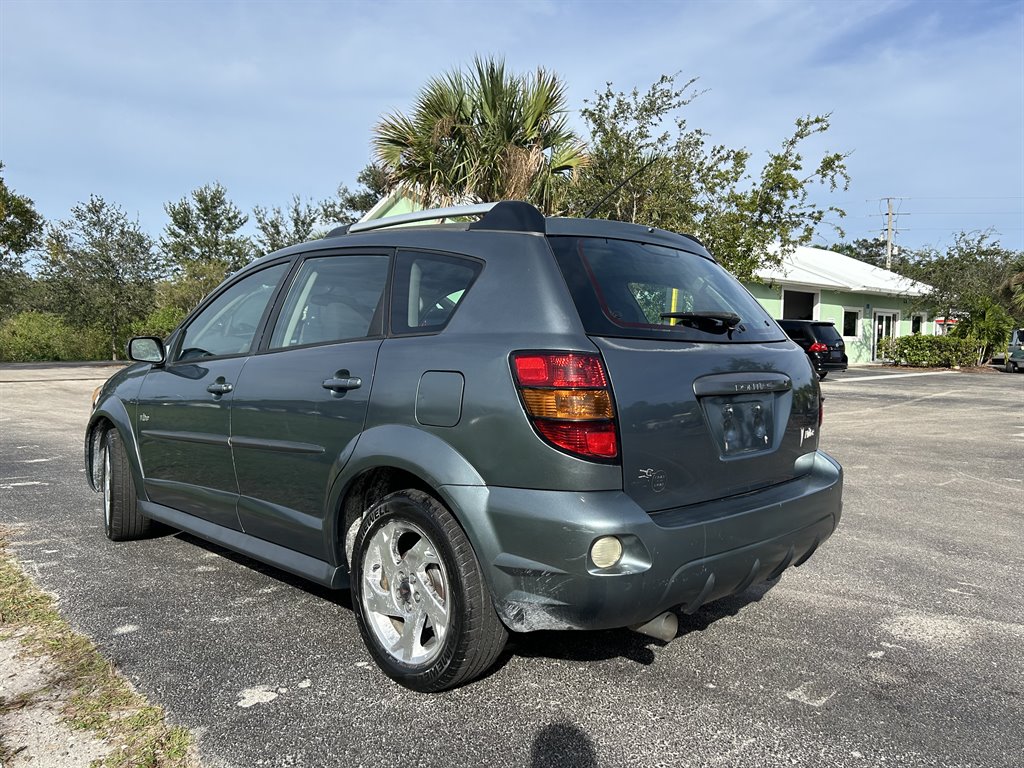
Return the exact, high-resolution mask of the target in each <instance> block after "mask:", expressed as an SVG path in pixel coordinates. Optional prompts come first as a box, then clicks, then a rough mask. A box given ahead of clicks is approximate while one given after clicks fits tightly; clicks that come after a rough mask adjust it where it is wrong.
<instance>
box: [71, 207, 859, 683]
mask: <svg viewBox="0 0 1024 768" xmlns="http://www.w3.org/2000/svg"><path fill="white" fill-rule="evenodd" d="M453 217H460V218H461V219H462V221H461V223H449V224H430V223H429V222H428V221H427V220H438V219H451V218H453ZM466 219H475V220H473V221H472V222H470V223H467V221H466ZM396 224H406V225H410V224H411V225H413V226H401V227H399V226H395V225H396ZM129 356H130V357H131V358H132V359H133V360H135V361H137V362H136V364H135V365H133V366H131V367H129V368H126V369H124V370H123V371H120V372H119V373H117V374H115V375H114V376H113V377H112V378H111V379H110V381H108V382H107V383H106V384H105V385H104V386H103V387H102V388H100V389H99V390H98V391H97V392H96V395H95V400H94V403H93V412H92V416H91V418H90V420H89V426H88V431H87V434H86V441H85V449H86V465H87V467H88V469H89V478H90V481H91V482H92V484H93V487H94V488H95V489H96V490H101V491H102V492H103V519H104V528H105V531H106V534H107V536H108V537H109V538H110V539H113V540H115V541H121V540H125V539H132V538H139V537H141V536H143V535H146V533H147V531H148V530H150V528H151V527H152V521H160V522H163V523H166V524H168V525H170V526H172V527H174V528H177V529H180V530H184V531H189V532H191V533H193V534H195V535H197V536H201V537H202V538H204V539H208V540H209V541H213V542H216V543H218V544H221V545H223V546H225V547H229V548H231V549H233V550H236V551H238V552H242V553H245V554H247V555H249V556H251V557H254V558H257V559H259V560H263V561H265V562H268V563H271V564H273V565H275V566H277V567H278V568H283V569H285V570H288V571H291V572H292V573H296V574H299V575H301V576H304V577H306V578H308V579H311V580H312V581H314V582H317V583H319V584H322V585H325V586H327V587H329V588H334V589H345V588H351V590H352V606H353V609H354V614H355V621H356V622H357V623H358V625H359V629H360V630H361V632H362V635H363V638H364V640H365V642H366V645H367V648H368V649H369V651H370V654H371V655H372V656H373V658H374V660H375V661H376V662H377V664H378V665H380V667H381V668H382V669H383V670H384V671H385V672H386V673H387V674H388V675H390V676H391V677H392V678H394V679H395V680H397V681H398V682H400V683H402V684H403V685H406V686H408V687H410V688H414V689H417V690H422V691H437V690H442V689H445V688H451V687H453V686H456V685H459V684H461V683H464V682H466V681H468V680H472V679H473V678H474V677H477V676H479V675H480V674H482V673H483V672H484V671H485V670H486V669H488V667H490V666H491V664H492V663H493V662H494V661H495V659H497V657H498V655H499V654H500V653H501V650H502V648H503V647H504V645H505V640H506V635H507V633H508V632H510V631H511V632H533V631H537V630H550V629H575V630H581V629H608V628H614V627H630V628H632V629H635V630H636V631H638V632H643V633H646V634H648V635H652V636H654V637H657V638H659V639H661V640H664V641H668V640H671V639H672V638H673V637H675V635H676V633H677V626H676V621H677V614H676V611H677V610H678V611H683V612H686V613H692V612H694V611H696V610H697V609H698V608H700V606H702V605H704V604H705V603H707V602H709V601H711V600H715V599H717V598H721V597H726V596H728V595H732V594H735V593H736V592H740V591H742V590H745V589H746V588H747V587H749V586H750V585H751V584H755V583H757V582H761V581H764V580H766V579H774V578H777V577H778V576H780V575H781V574H782V573H783V571H785V570H786V569H787V568H789V567H790V566H798V565H800V564H802V563H803V562H805V561H806V560H807V559H808V558H809V557H811V555H812V554H814V552H815V551H816V550H817V548H818V547H819V546H820V545H821V543H822V542H823V541H825V539H827V538H828V537H829V536H830V535H832V531H833V530H834V529H835V527H836V525H837V524H838V522H839V517H840V514H841V511H842V470H841V469H840V467H839V465H838V464H837V463H836V462H835V461H834V460H832V459H831V458H830V457H829V456H827V455H826V454H825V453H823V452H822V451H819V450H818V438H819V432H820V429H821V418H822V410H821V397H820V389H819V385H818V379H817V377H816V376H815V375H814V373H813V371H811V369H810V367H809V366H808V365H807V363H806V362H805V360H804V355H803V353H802V352H801V351H800V348H799V347H798V346H797V345H795V344H794V343H793V342H792V341H790V340H789V339H788V338H786V335H785V334H784V333H783V332H782V331H781V330H780V329H779V326H778V325H776V324H775V322H774V321H773V320H772V319H771V317H769V315H768V314H767V313H766V312H765V311H764V309H763V308H762V307H761V305H760V304H758V303H757V302H756V301H755V300H754V299H753V298H752V297H751V296H750V294H749V293H747V292H746V291H745V290H744V289H743V287H742V286H741V285H740V284H739V283H738V282H737V281H736V280H735V279H734V278H733V277H732V276H731V275H729V274H728V273H727V272H726V271H725V270H724V269H723V268H722V267H721V266H719V265H718V264H717V263H716V262H715V260H714V259H713V258H712V257H711V255H710V254H709V253H708V252H707V251H706V250H705V249H704V247H703V246H702V245H701V244H700V243H699V242H697V241H696V240H695V239H693V238H690V237H685V236H682V235H677V234H673V233H671V232H665V231H662V230H658V229H653V228H649V227H643V226H637V225H635V224H625V223H620V222H610V221H595V220H588V219H560V218H545V217H544V216H542V215H541V214H540V212H539V211H537V210H536V209H535V208H532V207H530V206H528V205H526V204H525V203H518V202H501V203H497V204H491V205H484V206H477V207H463V208H457V209H442V210H437V211H431V212H422V213H416V214H408V215H405V216H397V217H393V218H391V219H382V220H378V221H369V222H362V223H359V224H353V225H352V226H350V227H346V228H342V229H339V230H337V231H335V232H332V233H331V234H330V235H328V236H327V237H325V238H323V239H321V240H317V241H314V242H310V243H304V244H302V245H296V246H293V247H291V248H287V249H285V250H282V251H278V252H276V253H272V254H270V255H269V256H266V257H264V258H262V259H259V260H258V261H255V262H253V263H252V264H249V265H248V266H246V267H245V268H244V269H242V270H240V271H239V272H237V273H236V274H234V275H232V276H231V277H229V278H228V279H227V280H226V281H225V282H224V284H223V285H222V286H220V287H219V288H218V289H216V290H215V291H214V292H213V293H212V294H211V295H210V296H209V297H207V298H206V300H205V301H204V302H203V303H202V304H201V305H200V306H199V307H197V308H196V309H195V311H194V312H193V313H192V314H191V315H190V316H189V317H188V318H186V320H185V321H184V322H183V323H182V325H181V327H179V328H178V329H177V330H175V331H174V332H173V333H172V334H171V335H170V336H169V337H168V338H167V339H166V340H163V339H157V338H153V337H140V338H136V339H133V340H132V341H131V342H130V344H129ZM338 618H339V620H340V621H347V620H351V619H350V618H349V617H347V616H344V615H341V616H339V617H338Z"/></svg>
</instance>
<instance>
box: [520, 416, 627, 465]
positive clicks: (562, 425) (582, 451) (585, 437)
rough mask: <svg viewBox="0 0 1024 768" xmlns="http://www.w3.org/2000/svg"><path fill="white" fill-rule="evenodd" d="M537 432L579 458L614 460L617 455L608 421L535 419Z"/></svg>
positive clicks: (615, 442)
mask: <svg viewBox="0 0 1024 768" xmlns="http://www.w3.org/2000/svg"><path fill="white" fill-rule="evenodd" d="M533 423H534V424H536V425H537V431H538V432H540V433H541V434H542V435H544V437H546V438H547V439H548V440H550V441H551V442H552V443H554V444H555V445H557V446H558V447H559V448H564V449H565V450H567V451H570V452H572V453H577V454H579V455H580V456H597V457H599V458H602V459H614V458H615V457H616V456H618V455H619V441H618V439H617V438H616V437H615V425H614V424H613V423H612V422H610V421H605V422H601V421H568V422H566V421H548V420H547V419H536V420H535V421H534V422H533Z"/></svg>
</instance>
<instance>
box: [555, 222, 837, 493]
mask: <svg viewBox="0 0 1024 768" xmlns="http://www.w3.org/2000/svg"><path fill="white" fill-rule="evenodd" d="M549 239H550V240H551V243H552V248H553V249H554V251H555V254H556V258H557V259H558V262H559V266H560V267H561V269H562V273H563V275H564V276H565V277H566V282H567V284H568V285H569V289H570V292H571V293H572V294H573V298H574V300H575V302H576V305H577V308H578V309H579V310H580V315H581V318H582V319H583V322H584V325H585V327H586V329H587V333H588V335H589V336H590V337H591V339H592V340H593V342H594V343H595V344H596V345H597V347H598V348H599V349H600V351H601V354H602V356H603V358H604V361H605V364H606V366H607V369H608V375H609V379H610V383H611V388H612V392H613V396H614V402H615V407H616V416H617V424H618V429H619V438H620V445H621V457H620V458H621V462H622V468H623V485H624V490H625V491H626V493H628V494H629V495H630V496H631V497H632V498H633V499H634V500H635V501H636V502H637V503H638V504H639V505H640V506H641V507H643V508H644V509H645V510H647V511H648V512H657V511H660V510H665V509H671V508H677V507H681V506H686V505H690V504H698V503H701V502H705V501H709V500H711V499H717V498H723V497H727V496H734V495H737V494H742V493H748V492H751V491H755V490H757V489H760V488H765V487H767V486H770V485H774V484H777V483H782V482H786V481H787V480H791V479H793V478H795V477H798V476H800V475H802V474H806V473H807V472H808V471H809V470H810V466H811V463H812V462H811V457H810V456H808V455H807V454H813V452H814V451H815V450H816V449H817V434H816V433H817V426H818V414H819V410H818V408H819V390H818V385H817V378H816V377H815V376H814V375H813V372H812V371H811V368H810V366H809V365H808V362H807V358H806V356H805V354H804V352H803V350H801V349H800V348H799V347H797V346H796V345H795V344H794V343H793V342H791V341H790V340H789V339H788V338H787V337H786V336H785V334H783V333H782V332H781V330H780V329H779V328H778V326H777V325H776V324H775V323H774V322H773V321H772V320H771V318H770V317H769V316H768V314H767V313H766V312H765V311H764V310H763V309H762V308H761V306H760V305H759V304H758V303H757V302H756V300H754V299H753V297H752V296H751V295H750V294H749V293H748V292H747V291H746V290H745V289H744V288H743V287H742V286H741V285H740V284H739V283H738V282H737V281H736V280H735V279H734V278H733V277H731V276H730V275H729V274H728V273H726V272H725V270H724V269H722V268H721V267H720V266H719V265H717V264H716V263H715V262H714V261H712V260H711V259H710V258H708V257H706V256H704V255H701V254H700V253H694V252H689V251H686V250H683V249H678V248H671V247H667V246H664V245H655V244H651V243H642V242H633V241H626V240H612V239H606V238H582V237H551V238H549Z"/></svg>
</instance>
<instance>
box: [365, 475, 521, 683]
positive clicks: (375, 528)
mask: <svg viewBox="0 0 1024 768" xmlns="http://www.w3.org/2000/svg"><path fill="white" fill-rule="evenodd" d="M352 590H353V595H352V605H353V608H354V610H355V614H356V619H357V621H358V623H359V631H360V633H361V634H362V636H363V641H364V642H365V643H366V647H367V648H368V649H369V651H370V654H371V655H372V656H373V659H374V661H375V662H376V663H377V665H378V666H379V667H380V668H381V669H382V670H383V671H384V672H385V674H387V675H388V677H390V678H391V679H392V680H395V681H396V682H398V683H400V684H402V685H404V686H405V687H407V688H411V689H413V690H417V691H426V692H432V691H443V690H446V689H448V688H454V687H456V686H458V685H462V684H463V683H467V682H469V681H470V680H473V679H474V678H476V677H479V676H480V675H481V674H483V673H484V672H485V671H487V669H489V668H490V667H491V665H492V664H494V662H495V660H496V659H497V658H498V655H499V654H500V653H501V651H502V649H503V648H504V647H505V640H506V637H507V634H506V631H505V627H504V626H503V625H502V623H501V621H500V620H499V619H498V616H497V614H496V613H495V611H494V606H493V605H492V603H491V597H490V593H489V592H488V590H487V586H486V585H485V584H484V580H483V576H482V574H481V571H480V565H479V563H478V562H477V559H476V555H475V554H474V552H473V547H472V546H471V545H470V543H469V540H468V539H467V538H466V534H465V533H464V532H463V530H462V528H461V527H460V526H459V524H458V522H457V521H456V520H455V518H454V517H453V516H452V515H451V513H450V512H449V511H448V510H447V509H446V508H445V507H444V505H442V504H441V503H440V502H439V501H438V500H437V499H435V498H433V497H432V496H430V495H428V494H426V493H423V492H422V491H413V490H406V491H399V492H397V493H392V494H391V495H389V496H386V497H385V498H384V499H382V500H381V501H380V503H378V504H377V505H376V506H374V507H373V508H372V509H371V510H370V511H369V512H367V513H366V516H365V517H364V518H363V522H362V524H361V525H360V528H359V533H358V535H357V536H356V540H355V546H354V548H353V558H352Z"/></svg>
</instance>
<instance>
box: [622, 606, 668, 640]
mask: <svg viewBox="0 0 1024 768" xmlns="http://www.w3.org/2000/svg"><path fill="white" fill-rule="evenodd" d="M630 629H631V630H633V631H634V632H639V633H640V634H641V635H647V636H648V637H653V638H655V639H656V640H661V641H662V642H663V643H667V642H669V641H671V640H674V639H675V637H676V633H678V632H679V618H678V617H677V616H676V615H675V614H674V613H673V612H672V611H665V612H664V613H663V614H661V615H659V616H655V617H654V618H653V619H651V620H650V621H648V622H645V623H643V624H634V625H633V626H631V627H630Z"/></svg>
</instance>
